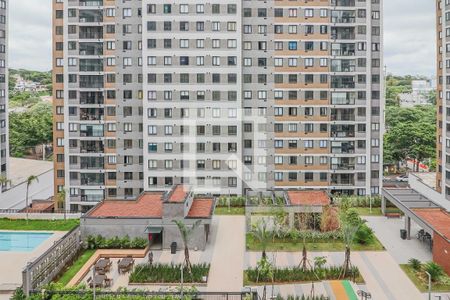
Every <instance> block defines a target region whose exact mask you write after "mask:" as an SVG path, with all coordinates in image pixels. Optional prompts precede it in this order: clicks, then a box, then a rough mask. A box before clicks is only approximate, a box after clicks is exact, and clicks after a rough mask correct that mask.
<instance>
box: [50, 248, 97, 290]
mask: <svg viewBox="0 0 450 300" xmlns="http://www.w3.org/2000/svg"><path fill="white" fill-rule="evenodd" d="M95 251H96V250H91V249H89V250H85V251H84V252H83V253H82V254H81V255H80V256H79V257H78V258H77V260H76V261H75V262H74V263H73V264H72V265H71V266H70V267H69V268H68V269H67V270H66V271H65V272H64V274H63V275H62V276H61V277H60V278H59V279H58V283H61V284H63V285H64V286H66V285H67V284H68V283H69V281H70V280H71V279H72V278H73V277H74V276H75V274H77V273H78V271H80V269H81V268H82V267H83V266H84V265H85V264H86V262H87V261H88V259H89V258H91V256H92V255H93V254H94V253H95Z"/></svg>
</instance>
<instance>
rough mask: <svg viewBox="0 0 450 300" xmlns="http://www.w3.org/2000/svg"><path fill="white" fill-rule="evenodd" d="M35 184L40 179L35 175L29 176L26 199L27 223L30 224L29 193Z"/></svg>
mask: <svg viewBox="0 0 450 300" xmlns="http://www.w3.org/2000/svg"><path fill="white" fill-rule="evenodd" d="M33 182H39V178H38V177H37V176H35V175H30V176H28V178H27V194H26V197H25V203H26V213H27V215H26V218H27V223H28V193H29V189H30V185H32V184H33Z"/></svg>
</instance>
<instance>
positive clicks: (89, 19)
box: [79, 10, 103, 23]
mask: <svg viewBox="0 0 450 300" xmlns="http://www.w3.org/2000/svg"><path fill="white" fill-rule="evenodd" d="M79 21H80V23H100V22H103V11H102V10H80V18H79Z"/></svg>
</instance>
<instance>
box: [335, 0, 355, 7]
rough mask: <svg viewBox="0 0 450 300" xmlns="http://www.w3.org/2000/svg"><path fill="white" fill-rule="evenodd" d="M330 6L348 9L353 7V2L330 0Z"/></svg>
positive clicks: (348, 0)
mask: <svg viewBox="0 0 450 300" xmlns="http://www.w3.org/2000/svg"><path fill="white" fill-rule="evenodd" d="M331 5H332V6H348V7H354V6H355V0H331Z"/></svg>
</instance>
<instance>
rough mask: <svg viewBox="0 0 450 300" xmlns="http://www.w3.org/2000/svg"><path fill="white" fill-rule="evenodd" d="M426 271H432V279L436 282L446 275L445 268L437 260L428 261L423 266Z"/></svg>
mask: <svg viewBox="0 0 450 300" xmlns="http://www.w3.org/2000/svg"><path fill="white" fill-rule="evenodd" d="M422 269H423V270H424V271H425V272H428V273H430V276H431V281H433V282H436V281H439V279H440V278H441V277H442V276H443V275H444V269H442V267H441V266H440V265H438V264H437V263H435V262H432V261H430V262H428V263H426V264H424V265H423V266H422Z"/></svg>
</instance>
